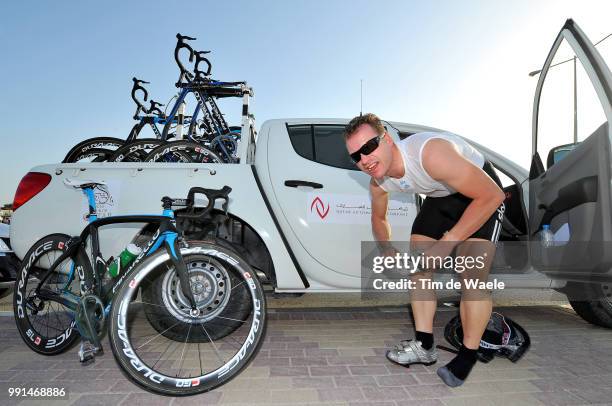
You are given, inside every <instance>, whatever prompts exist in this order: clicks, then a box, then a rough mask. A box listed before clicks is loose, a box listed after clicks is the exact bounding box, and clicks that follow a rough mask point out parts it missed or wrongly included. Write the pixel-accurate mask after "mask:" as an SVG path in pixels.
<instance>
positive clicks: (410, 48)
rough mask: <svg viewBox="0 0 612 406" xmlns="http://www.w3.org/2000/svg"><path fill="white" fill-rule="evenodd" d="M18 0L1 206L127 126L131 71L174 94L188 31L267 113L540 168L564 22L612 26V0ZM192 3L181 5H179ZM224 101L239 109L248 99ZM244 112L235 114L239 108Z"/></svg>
mask: <svg viewBox="0 0 612 406" xmlns="http://www.w3.org/2000/svg"><path fill="white" fill-rule="evenodd" d="M102 4H103V3H100V2H93V1H78V2H77V1H62V2H39V3H34V2H11V3H6V4H5V5H4V6H3V13H2V16H0V50H1V52H2V55H3V60H2V63H1V64H0V93H1V94H2V97H1V98H0V111H1V112H2V116H3V120H1V121H0V140H1V145H2V147H1V148H2V149H1V151H2V154H1V156H2V161H1V162H2V163H1V164H0V165H1V166H0V168H1V169H2V175H3V176H2V181H1V183H0V203H6V202H10V201H12V197H13V194H14V191H15V188H16V186H17V184H18V182H19V179H20V178H21V177H22V176H23V175H24V174H25V173H26V172H27V171H28V170H29V169H30V168H32V167H33V166H35V165H38V164H43V163H53V162H59V161H60V160H61V159H62V158H63V157H64V155H65V153H66V152H67V151H68V149H69V148H70V147H71V146H72V145H74V144H75V143H77V142H78V141H80V140H83V139H85V138H89V137H94V136H102V135H108V136H115V137H120V138H123V137H125V136H126V135H127V134H128V132H129V129H130V128H131V126H132V125H133V120H132V118H131V116H132V114H133V111H134V106H133V102H132V101H131V99H130V97H129V91H130V89H131V78H132V76H137V77H139V78H143V79H146V80H148V81H150V82H151V84H150V85H148V89H149V90H150V95H151V96H152V97H153V98H154V99H156V100H158V101H161V102H166V101H167V100H169V99H170V97H171V96H172V95H173V94H174V93H175V88H174V83H175V82H176V79H177V77H178V69H177V68H176V65H175V63H174V60H173V57H172V51H173V49H174V45H175V42H176V38H175V34H176V33H177V32H181V33H183V34H189V35H192V36H195V37H197V39H198V40H197V41H196V42H195V48H196V49H210V50H212V51H213V54H211V59H212V61H213V77H215V78H217V79H222V80H247V81H248V82H249V83H250V84H251V85H252V86H253V87H254V89H255V95H256V97H255V100H254V102H253V111H254V112H255V115H256V117H257V122H258V123H259V124H261V123H262V122H263V121H264V120H266V119H269V118H281V117H352V116H354V115H355V114H357V113H358V112H359V83H360V79H363V80H364V110H365V111H373V112H375V113H377V114H379V115H380V116H382V117H383V118H386V119H389V120H397V121H404V122H411V123H417V124H425V125H431V126H434V127H440V128H444V129H447V130H451V131H454V132H457V133H459V134H461V135H464V136H467V137H468V138H472V139H474V140H476V141H478V142H481V143H483V144H485V145H487V146H489V147H491V148H493V149H494V150H497V151H501V152H504V153H505V154H506V155H507V156H509V157H511V158H513V159H515V160H517V161H518V162H519V163H520V164H522V165H524V166H527V165H528V162H529V157H530V150H529V145H530V125H531V124H530V123H531V102H532V98H533V91H534V89H535V84H536V81H535V79H533V78H529V77H528V76H527V73H528V72H530V71H532V70H534V69H538V68H540V67H541V65H542V63H543V61H544V58H545V56H546V53H547V52H548V50H549V49H550V46H551V44H552V41H553V40H554V38H555V36H556V34H557V33H558V31H559V29H560V27H561V26H562V24H563V22H564V21H565V19H566V18H568V17H573V18H574V19H575V20H576V21H577V22H578V23H579V24H580V25H581V27H582V28H583V30H584V31H585V32H586V33H587V35H589V36H590V37H591V39H592V40H593V41H595V40H597V39H599V38H601V37H603V36H604V35H605V34H608V33H609V32H612V24H611V23H610V21H609V18H608V17H609V16H610V15H611V13H610V12H611V11H612V9H611V7H610V6H609V5H608V4H607V3H606V2H604V1H581V2H571V1H564V0H558V1H554V0H551V1H548V0H539V1H533V0H531V1H526V0H518V1H506V2H502V1H495V2H493V1H484V0H483V1H442V0H439V1H433V2H425V1H422V2H415V1H340V0H327V1H317V0H311V1H298V0H291V1H223V2H221V1H216V2H212V1H182V2H181V3H180V4H181V8H180V9H176V8H174V9H172V8H168V5H169V4H173V2H167V1H164V2H162V1H147V2H137V1H133V2H110V3H104V6H102ZM177 4H178V3H177ZM224 111H225V112H226V113H227V114H228V116H229V117H230V118H232V117H237V114H236V113H238V111H239V102H236V103H235V104H231V103H228V104H227V105H226V106H225V109H224ZM232 112H236V113H232Z"/></svg>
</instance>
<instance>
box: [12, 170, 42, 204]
mask: <svg viewBox="0 0 612 406" xmlns="http://www.w3.org/2000/svg"><path fill="white" fill-rule="evenodd" d="M50 182H51V175H48V174H46V173H40V172H28V173H27V174H26V176H24V177H23V178H22V179H21V182H19V186H17V192H15V199H14V200H13V211H15V210H17V208H18V207H20V206H23V205H24V204H25V203H26V202H27V201H28V200H30V199H31V198H33V197H34V196H36V195H37V194H39V193H40V192H41V191H42V190H43V189H44V188H46V187H47V185H48V184H49V183H50Z"/></svg>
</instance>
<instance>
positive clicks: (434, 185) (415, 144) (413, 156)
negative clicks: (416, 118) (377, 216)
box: [375, 132, 485, 197]
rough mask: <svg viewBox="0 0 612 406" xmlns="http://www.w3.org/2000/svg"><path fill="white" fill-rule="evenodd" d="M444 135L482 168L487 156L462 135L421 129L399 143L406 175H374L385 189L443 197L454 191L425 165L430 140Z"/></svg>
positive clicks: (466, 156)
mask: <svg viewBox="0 0 612 406" xmlns="http://www.w3.org/2000/svg"><path fill="white" fill-rule="evenodd" d="M434 138H442V139H444V140H447V141H450V142H452V143H453V144H454V145H455V146H456V147H457V150H458V151H459V153H460V154H461V155H463V156H464V157H465V158H466V159H467V160H468V161H471V162H472V163H473V164H474V165H476V166H478V167H479V168H482V167H483V165H484V162H485V159H484V156H483V155H482V154H481V153H480V152H479V151H478V150H477V149H475V148H474V147H472V146H471V145H470V144H468V143H467V141H465V140H464V139H463V138H461V137H459V136H458V135H455V134H453V133H449V132H422V133H416V134H412V135H410V136H408V137H407V138H404V139H403V140H401V141H399V142H397V143H396V145H397V147H398V149H399V151H400V155H401V157H402V161H403V163H404V176H402V177H401V178H393V177H390V176H384V177H383V178H381V179H375V181H376V183H378V185H379V186H380V187H381V188H382V189H383V190H384V191H386V192H408V193H420V194H424V195H426V196H431V197H444V196H448V195H451V194H453V193H455V192H456V191H455V190H454V189H453V188H451V187H450V186H448V185H446V184H444V183H442V182H439V181H437V180H435V179H433V178H432V177H431V176H429V174H428V173H427V172H426V171H425V169H424V168H423V161H422V159H421V154H422V153H423V147H424V146H425V144H427V142H428V141H429V140H432V139H434Z"/></svg>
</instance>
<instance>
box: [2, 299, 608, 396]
mask: <svg viewBox="0 0 612 406" xmlns="http://www.w3.org/2000/svg"><path fill="white" fill-rule="evenodd" d="M500 310H501V311H502V312H504V313H505V314H507V315H508V316H510V317H512V318H513V319H515V320H516V321H518V322H519V323H521V324H522V325H523V326H524V327H525V328H526V329H527V330H528V332H529V333H530V335H531V339H532V348H531V350H530V351H529V352H528V353H527V355H526V356H525V357H524V358H523V359H521V360H520V361H519V362H518V363H517V364H512V363H511V362H509V361H508V360H506V359H499V358H498V359H495V360H494V361H492V362H491V363H489V364H482V363H479V364H477V366H476V367H475V369H474V370H473V372H472V374H471V376H470V378H469V381H468V382H467V383H466V384H465V385H464V386H463V387H460V388H456V389H451V388H448V387H447V386H445V385H444V384H442V383H441V381H440V380H439V379H438V377H437V375H436V374H435V369H436V368H437V366H436V365H434V366H430V367H425V366H422V365H419V366H413V367H411V368H403V367H398V366H395V365H391V364H390V363H388V362H387V361H386V360H385V358H384V355H383V354H384V352H385V349H386V348H387V347H389V346H391V345H392V344H395V343H396V342H397V341H399V340H400V339H403V338H407V337H410V336H412V334H413V328H412V325H411V323H410V321H409V319H408V314H407V312H406V311H405V309H346V308H344V309H336V310H334V309H321V310H313V309H309V310H295V309H279V310H273V311H271V312H270V314H269V326H268V333H267V337H266V340H265V342H264V343H263V345H262V347H261V351H260V352H259V354H258V356H257V357H256V359H255V360H254V361H253V363H252V364H251V365H250V366H249V367H248V368H247V370H245V371H244V372H243V373H242V374H241V375H240V376H239V377H238V378H236V379H234V380H233V381H231V382H230V383H228V384H227V385H225V386H223V387H221V388H219V389H217V390H215V391H213V392H209V393H207V394H203V395H199V396H195V397H190V398H176V399H172V398H166V397H159V396H155V395H151V394H149V393H147V392H145V391H143V390H141V389H139V388H137V387H136V386H134V385H133V384H132V383H130V382H129V381H127V380H126V378H124V377H123V376H122V374H121V372H120V371H119V370H118V368H117V366H116V365H115V361H114V359H113V357H112V354H110V350H109V347H108V345H107V347H106V348H107V350H108V351H107V353H106V354H105V355H104V356H103V357H101V358H98V360H97V361H96V363H95V364H94V365H91V366H87V367H82V366H80V364H79V363H78V361H77V357H76V348H74V349H72V350H71V351H69V352H68V353H66V354H62V355H59V356H55V357H44V356H41V355H38V354H35V353H33V352H31V351H29V350H28V349H27V348H26V347H25V345H24V344H23V343H22V342H21V338H20V337H19V335H18V332H17V330H16V328H15V326H14V321H13V319H12V318H11V317H0V360H2V361H1V362H0V390H1V392H0V405H13V404H19V405H22V404H45V405H48V404H58V405H64V404H71V405H87V406H89V405H136V404H140V405H147V406H149V405H158V404H159V405H167V404H170V405H190V404H193V405H196V404H197V405H205V404H239V405H247V404H266V405H268V404H279V405H282V404H291V405H298V404H299V405H306V404H312V405H315V404H316V405H318V404H329V405H380V406H383V405H384V406H386V405H389V406H402V405H470V406H472V405H515V404H516V405H532V404H533V405H542V404H544V405H582V404H609V405H612V331H610V330H606V329H603V328H598V327H594V326H591V325H589V324H587V323H586V322H583V321H582V320H581V319H580V318H578V317H577V316H576V315H575V314H574V313H573V312H571V311H569V310H567V309H564V308H561V307H554V306H546V307H544V306H542V307H511V308H504V309H500ZM454 314H455V312H454V309H441V311H440V312H439V313H438V316H437V319H436V328H435V336H436V339H437V341H438V343H443V341H444V339H443V333H442V330H443V327H444V324H445V323H446V322H447V321H448V320H449V319H450V318H451V317H452V316H453V315H454ZM440 355H441V357H440V360H439V361H438V364H443V363H445V362H447V361H448V360H449V359H450V358H452V354H450V353H446V352H444V351H441V353H440ZM49 384H52V385H54V386H63V387H65V388H66V389H67V390H68V391H69V394H70V397H69V399H68V400H63V401H57V402H48V401H47V402H44V403H43V402H42V401H38V402H36V401H30V402H25V401H21V403H19V401H17V400H15V399H9V398H8V395H7V388H8V387H11V386H24V385H27V386H39V387H44V386H45V385H46V386H48V385H49Z"/></svg>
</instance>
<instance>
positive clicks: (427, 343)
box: [415, 331, 433, 351]
mask: <svg viewBox="0 0 612 406" xmlns="http://www.w3.org/2000/svg"><path fill="white" fill-rule="evenodd" d="M415 338H416V340H417V341H420V342H421V345H422V346H423V348H425V349H426V350H428V351H429V350H431V347H433V334H432V333H424V332H422V331H417V332H416V337H415Z"/></svg>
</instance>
